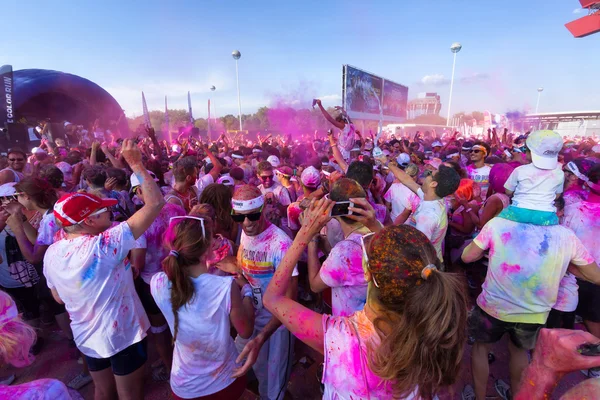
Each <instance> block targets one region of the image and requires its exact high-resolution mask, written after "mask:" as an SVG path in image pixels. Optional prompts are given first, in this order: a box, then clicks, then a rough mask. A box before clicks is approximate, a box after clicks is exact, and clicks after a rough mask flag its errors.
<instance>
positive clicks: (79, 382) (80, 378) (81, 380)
mask: <svg viewBox="0 0 600 400" xmlns="http://www.w3.org/2000/svg"><path fill="white" fill-rule="evenodd" d="M91 381H92V377H91V375H86V374H84V373H83V372H82V373H80V374H79V375H77V376H76V377H75V378H73V379H71V380H70V381H69V383H67V386H68V387H70V388H71V389H75V390H79V389H81V388H82V387H84V386H85V385H87V384H88V383H90V382H91Z"/></svg>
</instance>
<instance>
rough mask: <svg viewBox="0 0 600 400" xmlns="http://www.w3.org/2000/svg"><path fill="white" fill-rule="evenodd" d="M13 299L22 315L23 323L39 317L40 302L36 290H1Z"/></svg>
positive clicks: (21, 288)
mask: <svg viewBox="0 0 600 400" xmlns="http://www.w3.org/2000/svg"><path fill="white" fill-rule="evenodd" d="M2 290H4V291H5V292H6V293H8V294H9V295H10V297H12V298H13V300H14V301H15V303H16V304H17V309H18V310H19V312H20V313H22V314H23V320H24V321H30V320H32V319H36V318H39V317H40V302H39V300H38V296H37V289H36V287H35V286H32V287H25V286H23V287H19V288H4V287H3V288H2Z"/></svg>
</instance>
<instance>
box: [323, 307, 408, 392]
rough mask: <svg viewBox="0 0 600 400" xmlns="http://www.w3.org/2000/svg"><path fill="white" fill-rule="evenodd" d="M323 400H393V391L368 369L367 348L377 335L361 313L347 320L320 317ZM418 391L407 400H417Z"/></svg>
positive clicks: (375, 342)
mask: <svg viewBox="0 0 600 400" xmlns="http://www.w3.org/2000/svg"><path fill="white" fill-rule="evenodd" d="M323 331H324V332H325V337H324V349H323V354H324V357H325V359H324V365H323V383H324V385H325V391H324V393H323V400H350V399H353V400H359V399H360V400H362V399H369V400H384V399H386V400H387V399H393V398H394V397H393V392H392V387H391V384H390V383H389V382H385V381H383V380H382V379H381V378H379V377H378V376H377V375H375V374H374V373H373V372H372V371H371V370H370V369H369V365H368V364H369V361H368V360H369V358H368V349H367V344H368V343H371V345H372V346H374V347H376V346H377V345H379V342H380V339H379V335H378V334H377V332H376V331H375V327H374V326H373V323H372V322H371V321H370V320H369V319H368V318H367V316H366V315H365V313H364V311H358V312H356V313H354V314H352V315H351V316H350V317H333V316H331V315H327V314H324V315H323ZM417 389H418V388H415V390H414V391H413V393H411V394H410V395H409V396H407V397H405V399H406V400H412V399H418V396H417V395H416V393H417Z"/></svg>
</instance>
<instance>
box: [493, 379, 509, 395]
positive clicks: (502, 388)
mask: <svg viewBox="0 0 600 400" xmlns="http://www.w3.org/2000/svg"><path fill="white" fill-rule="evenodd" d="M494 388H495V389H496V392H498V394H499V395H500V398H502V399H503V400H512V394H511V392H510V386H509V385H508V383H506V382H504V381H503V380H502V379H497V380H496V382H494Z"/></svg>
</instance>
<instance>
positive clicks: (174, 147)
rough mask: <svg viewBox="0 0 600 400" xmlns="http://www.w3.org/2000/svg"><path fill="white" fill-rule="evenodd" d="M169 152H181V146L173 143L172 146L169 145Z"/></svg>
mask: <svg viewBox="0 0 600 400" xmlns="http://www.w3.org/2000/svg"><path fill="white" fill-rule="evenodd" d="M171 152H172V153H177V154H179V153H181V146H180V145H178V144H174V145H173V146H171Z"/></svg>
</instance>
